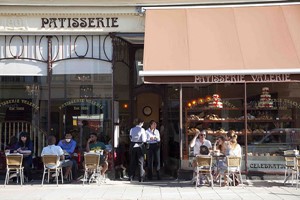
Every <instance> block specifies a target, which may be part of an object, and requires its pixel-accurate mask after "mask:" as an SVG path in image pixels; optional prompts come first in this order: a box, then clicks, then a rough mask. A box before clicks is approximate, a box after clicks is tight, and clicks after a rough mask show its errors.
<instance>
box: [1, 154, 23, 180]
mask: <svg viewBox="0 0 300 200" xmlns="http://www.w3.org/2000/svg"><path fill="white" fill-rule="evenodd" d="M22 163H23V154H8V155H6V175H5V181H4V185H6V184H8V182H9V176H10V174H11V173H16V175H17V182H18V178H20V183H21V185H23V183H24V167H23V166H22Z"/></svg>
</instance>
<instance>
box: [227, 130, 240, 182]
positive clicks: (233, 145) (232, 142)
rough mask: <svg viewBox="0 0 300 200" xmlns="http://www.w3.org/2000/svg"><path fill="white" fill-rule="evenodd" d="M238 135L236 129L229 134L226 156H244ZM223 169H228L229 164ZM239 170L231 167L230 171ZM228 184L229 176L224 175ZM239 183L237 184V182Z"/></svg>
mask: <svg viewBox="0 0 300 200" xmlns="http://www.w3.org/2000/svg"><path fill="white" fill-rule="evenodd" d="M237 138H238V136H237V135H236V133H235V131H234V130H230V131H229V132H228V134H227V141H226V143H225V144H226V156H237V157H242V148H241V146H240V145H239V144H238V143H237ZM223 170H227V166H226V165H225V166H224V168H223ZM234 170H237V169H235V168H230V171H234ZM223 185H227V177H226V176H225V177H224V184H223ZM236 185H237V184H236Z"/></svg>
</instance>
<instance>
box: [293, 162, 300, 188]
mask: <svg viewBox="0 0 300 200" xmlns="http://www.w3.org/2000/svg"><path fill="white" fill-rule="evenodd" d="M294 159H295V166H294V168H293V175H292V177H293V176H294V175H295V176H296V181H297V184H296V189H298V184H299V176H300V156H296V157H295V158H294Z"/></svg>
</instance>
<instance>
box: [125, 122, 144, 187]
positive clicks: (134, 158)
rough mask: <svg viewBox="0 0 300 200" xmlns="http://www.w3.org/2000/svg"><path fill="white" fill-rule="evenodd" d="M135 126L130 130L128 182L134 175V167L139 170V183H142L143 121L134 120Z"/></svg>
mask: <svg viewBox="0 0 300 200" xmlns="http://www.w3.org/2000/svg"><path fill="white" fill-rule="evenodd" d="M135 122H136V123H135V124H136V126H135V127H133V128H132V129H130V134H129V137H130V141H131V143H130V153H131V154H130V155H131V158H130V169H129V181H132V179H133V176H134V174H135V170H136V167H137V166H138V168H139V182H143V181H144V175H145V171H144V167H143V165H144V143H145V142H146V140H147V136H146V131H145V129H144V128H143V127H142V126H143V125H144V120H142V119H136V120H135Z"/></svg>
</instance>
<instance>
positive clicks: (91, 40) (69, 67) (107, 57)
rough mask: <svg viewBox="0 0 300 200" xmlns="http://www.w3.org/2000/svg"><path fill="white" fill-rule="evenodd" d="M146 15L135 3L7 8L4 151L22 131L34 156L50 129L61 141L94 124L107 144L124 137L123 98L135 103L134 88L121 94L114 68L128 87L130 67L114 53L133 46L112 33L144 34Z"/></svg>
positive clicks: (0, 117)
mask: <svg viewBox="0 0 300 200" xmlns="http://www.w3.org/2000/svg"><path fill="white" fill-rule="evenodd" d="M141 18H143V16H140V15H138V12H137V11H136V8H135V7H123V8H121V7H97V8H95V7H89V6H86V7H69V6H68V7H65V6H62V7H56V6H29V7H26V9H24V7H22V6H2V7H1V15H0V21H1V25H0V46H1V50H0V69H1V70H0V71H1V72H0V82H1V84H0V85H1V86H0V113H1V114H0V130H1V134H0V141H1V143H0V148H1V150H3V149H4V148H5V147H6V145H8V144H9V142H10V138H11V137H12V136H18V133H19V132H21V131H27V132H29V133H30V135H31V139H32V140H33V141H34V144H35V145H34V148H35V149H34V155H35V156H39V155H40V152H41V150H42V148H43V146H44V145H45V138H46V136H47V135H48V134H54V135H56V137H57V138H58V139H60V138H62V137H63V135H64V133H66V132H67V131H69V130H71V129H75V130H77V134H76V135H75V139H76V140H77V141H80V134H81V132H82V131H83V126H85V125H87V124H88V127H89V129H90V132H96V133H97V134H98V135H101V137H102V136H103V137H105V139H107V141H106V142H108V140H110V139H112V138H113V137H114V134H116V136H118V131H119V129H118V126H117V125H116V123H117V122H118V117H119V106H118V101H119V100H122V99H125V100H127V102H128V93H129V92H128V91H127V92H126V91H125V92H123V93H125V94H123V93H122V92H120V93H118V98H114V95H113V94H114V92H116V91H118V88H117V89H116V91H114V88H115V85H116V84H119V82H120V81H118V80H117V81H116V82H115V81H114V73H122V74H123V75H124V79H125V80H121V81H123V82H125V83H124V84H125V85H126V84H127V85H128V81H129V77H128V76H129V75H128V74H129V69H128V67H126V66H125V67H124V64H123V63H117V61H118V60H117V59H118V58H119V57H118V55H114V54H117V53H118V52H120V51H123V53H124V54H126V53H127V52H126V51H128V49H125V50H124V49H122V48H121V47H119V46H121V45H120V44H121V42H120V41H116V39H114V38H115V37H114V35H113V34H111V33H115V32H116V33H131V32H132V33H137V32H143V20H141ZM114 58H115V59H114ZM124 68H125V70H124ZM120 71H121V72H120ZM122 95H123V96H122ZM113 119H115V120H113ZM113 121H114V122H115V123H113ZM86 122H87V124H86ZM116 127H117V128H116ZM117 139H118V138H117ZM111 144H113V141H111ZM116 145H117V143H116Z"/></svg>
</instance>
